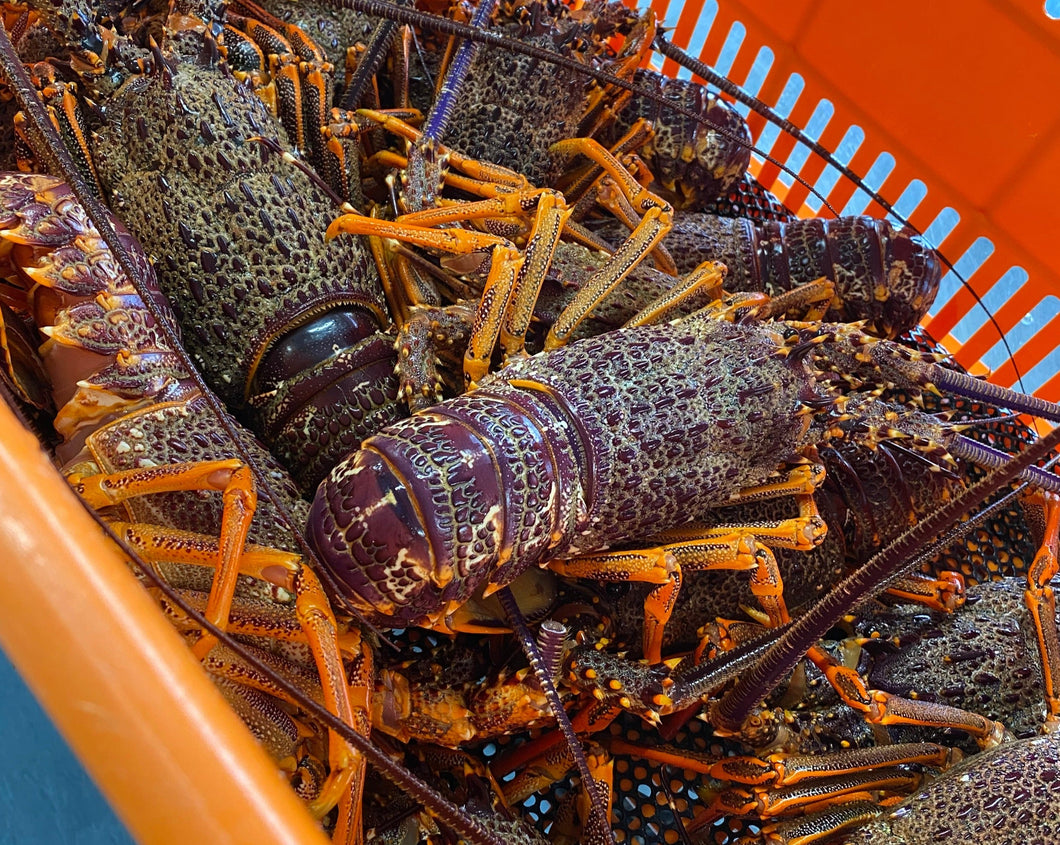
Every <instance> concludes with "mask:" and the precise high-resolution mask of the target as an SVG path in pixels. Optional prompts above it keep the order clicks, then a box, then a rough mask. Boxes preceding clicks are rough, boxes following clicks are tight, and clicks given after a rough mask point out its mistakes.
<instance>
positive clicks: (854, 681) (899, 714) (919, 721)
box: [806, 646, 1006, 748]
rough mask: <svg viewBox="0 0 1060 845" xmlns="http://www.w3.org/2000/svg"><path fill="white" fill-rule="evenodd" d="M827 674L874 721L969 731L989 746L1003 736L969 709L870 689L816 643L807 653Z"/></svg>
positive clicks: (1001, 730)
mask: <svg viewBox="0 0 1060 845" xmlns="http://www.w3.org/2000/svg"><path fill="white" fill-rule="evenodd" d="M806 656H807V657H808V658H809V659H810V660H812V661H813V662H814V664H815V665H816V666H817V668H819V669H820V670H821V671H822V672H824V674H825V677H826V678H828V682H829V683H830V684H831V685H832V687H833V688H834V689H835V691H836V692H837V693H838V694H839V697H840V698H842V699H843V701H844V702H845V703H846V704H847V705H849V706H850V707H853V708H854V709H855V710H857V711H859V712H860V713H861V714H862V715H863V716H864V717H865V720H866V721H868V722H869V723H871V724H877V725H930V726H933V727H936V728H955V729H957V730H960V731H965V732H967V733H969V734H971V735H972V736H973V737H975V739H976V740H977V741H978V743H979V744H980V745H981V746H982V747H984V748H989V747H992V746H994V745H997V744H998V743H999V742H1002V741H1003V740H1004V738H1005V733H1006V732H1005V726H1004V725H1002V724H1001V723H1000V722H994V721H992V720H990V719H987V718H986V717H985V716H980V715H979V714H978V713H970V712H969V711H967V710H961V709H960V708H958V707H951V706H949V705H948V704H938V703H935V702H929V701H916V700H914V699H909V698H902V697H901V696H898V695H892V694H891V693H888V692H883V691H882V690H873V689H869V688H868V687H867V686H866V684H865V681H864V679H863V678H862V677H861V675H859V674H858V673H857V672H856V671H855V670H854V669H851V668H849V667H847V666H843V665H841V664H839V663H838V662H837V661H836V660H835V659H834V658H833V657H832V656H831V655H829V654H828V653H827V652H825V651H824V650H823V649H822V648H820V647H819V646H814V647H813V648H811V649H810V650H809V652H807V655H806Z"/></svg>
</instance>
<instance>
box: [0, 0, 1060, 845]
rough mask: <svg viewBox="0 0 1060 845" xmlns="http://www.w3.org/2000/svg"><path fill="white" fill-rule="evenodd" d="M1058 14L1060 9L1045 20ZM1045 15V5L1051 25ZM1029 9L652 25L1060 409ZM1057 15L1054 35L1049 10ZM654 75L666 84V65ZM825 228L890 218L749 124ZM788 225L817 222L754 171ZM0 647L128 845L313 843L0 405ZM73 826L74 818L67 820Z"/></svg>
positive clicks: (1046, 92)
mask: <svg viewBox="0 0 1060 845" xmlns="http://www.w3.org/2000/svg"><path fill="white" fill-rule="evenodd" d="M1050 2H1052V3H1054V5H1057V6H1060V3H1056V2H1055V0H1050ZM1049 6H1050V4H1049V3H1047V4H1046V7H1049ZM1046 7H1043V6H1042V5H1041V3H1040V2H1038V3H1024V4H1015V3H1010V2H1002V0H996V2H986V0H950V2H938V1H937V0H936V2H931V3H925V2H923V0H916V2H913V0H891V2H889V3H886V4H883V3H880V4H876V3H840V2H824V3H821V2H813V1H812V0H755V2H749V3H746V4H745V3H741V2H735V1H734V0H726V2H724V3H723V4H722V8H721V9H720V10H719V9H718V7H717V5H716V4H701V3H699V2H688V3H684V4H681V3H674V4H672V8H667V4H666V3H665V2H662V3H658V4H656V7H655V8H656V10H657V12H658V13H659V15H660V17H661V18H662V19H663V20H664V21H665V24H666V26H668V27H672V28H673V29H674V31H673V34H672V39H673V40H674V41H675V43H677V44H680V45H687V44H691V47H690V51H691V52H692V53H693V54H695V55H699V56H700V57H702V59H703V60H704V61H706V62H707V63H709V64H714V65H715V67H716V69H717V70H719V71H721V72H724V73H726V74H727V75H728V76H729V77H730V78H731V79H733V80H734V81H735V82H737V83H741V84H744V85H745V86H746V88H747V89H748V90H749V91H751V92H753V93H756V94H757V95H758V96H759V97H761V98H762V99H763V100H764V101H766V102H767V103H769V104H770V105H774V106H776V107H777V108H778V110H779V111H780V112H781V113H782V114H786V115H787V116H788V117H789V118H790V119H791V120H792V121H793V122H794V123H796V124H797V125H799V126H802V127H804V128H805V129H806V130H807V132H808V133H809V134H810V135H811V136H813V137H816V138H818V139H819V140H820V142H821V143H822V144H823V145H824V146H826V147H828V148H829V149H833V150H837V151H838V154H839V157H840V159H841V160H844V161H848V163H849V166H850V167H851V168H852V169H853V170H855V171H857V172H859V173H862V174H865V175H866V176H867V179H868V181H869V183H870V184H871V185H873V186H874V187H876V189H877V190H879V191H880V193H881V194H882V195H883V196H884V197H885V198H886V199H887V200H888V201H889V202H891V203H893V204H894V205H895V206H896V207H897V209H898V210H899V211H900V212H901V213H903V214H904V215H905V216H907V217H908V218H909V219H910V220H911V221H912V222H913V223H914V225H916V226H917V227H918V228H919V229H921V230H922V231H925V232H926V233H927V235H928V237H929V239H930V240H931V241H932V242H933V243H934V244H935V245H936V246H938V247H939V248H940V249H941V250H942V251H943V252H944V253H945V255H946V256H947V257H948V258H949V259H950V260H952V261H953V262H954V263H955V264H956V266H957V268H958V269H959V271H960V272H961V274H962V275H963V276H964V277H965V278H966V279H968V281H969V283H970V285H971V286H972V288H973V289H974V290H975V291H976V292H977V293H978V294H979V295H980V296H981V297H982V298H983V301H984V302H985V303H986V305H987V306H988V307H989V308H990V309H991V310H992V311H993V314H994V318H995V320H996V321H997V324H998V325H999V326H1000V327H1001V328H1002V329H1003V330H1004V331H1006V332H1007V333H1008V336H1009V345H1010V347H1011V348H1012V351H1013V353H1014V355H1013V358H1012V360H1011V361H1010V360H1008V357H1007V353H1006V352H1005V350H1004V348H1003V346H1001V345H1000V343H999V337H998V333H997V329H996V328H995V327H994V326H993V325H991V324H990V323H989V322H988V320H987V317H986V314H985V313H984V312H981V311H977V310H976V307H975V303H974V297H973V296H972V294H971V293H970V292H969V291H968V290H967V289H965V288H963V287H962V286H961V285H960V284H959V283H958V282H957V280H956V278H955V277H954V276H953V275H952V274H951V275H950V276H947V278H946V279H945V280H944V283H943V288H942V292H941V294H940V296H939V299H938V301H937V302H936V304H935V307H934V309H933V311H932V313H931V315H930V317H929V318H928V319H927V320H925V324H926V326H927V328H928V330H929V331H930V332H931V333H932V334H933V335H934V336H935V337H936V339H938V340H941V341H942V342H943V343H944V344H945V345H946V346H947V347H948V348H949V349H950V351H952V352H954V353H956V355H957V357H958V359H959V360H960V361H961V362H962V363H963V364H964V365H965V366H967V367H969V368H971V369H976V368H981V365H982V364H984V363H985V364H986V365H987V366H989V367H991V368H993V369H994V373H993V375H992V378H993V379H994V380H995V381H997V382H998V383H1000V384H1005V385H1011V384H1014V383H1015V381H1016V367H1017V366H1018V368H1019V371H1020V373H1022V374H1023V378H1024V385H1025V387H1026V388H1027V389H1029V390H1031V391H1032V392H1036V393H1038V394H1039V395H1041V396H1043V397H1046V398H1049V399H1057V398H1060V375H1058V374H1057V372H1056V371H1057V363H1058V362H1060V353H1058V351H1057V342H1056V338H1057V336H1060V308H1058V301H1057V294H1058V293H1060V276H1058V273H1057V269H1056V268H1057V261H1056V260H1055V258H1054V256H1053V252H1052V250H1053V249H1054V245H1055V243H1056V241H1057V237H1056V234H1055V231H1054V230H1055V225H1056V216H1055V214H1054V213H1053V209H1054V208H1055V206H1056V204H1057V201H1058V196H1060V127H1058V124H1060V99H1058V98H1057V97H1056V91H1058V90H1060V22H1058V21H1054V20H1052V19H1051V18H1050V17H1049V16H1048V11H1049V10H1048V9H1047V8H1046ZM1054 14H1057V15H1060V9H1058V10H1057V11H1056V12H1054ZM662 67H663V69H664V70H665V71H667V72H669V73H676V72H677V68H676V66H675V65H673V64H672V63H670V62H667V63H665V64H664V65H662ZM750 122H751V126H752V129H753V132H754V135H755V137H756V141H757V143H758V144H759V145H761V146H763V147H764V148H766V149H768V150H769V152H770V154H771V155H772V156H773V157H774V158H777V159H779V160H781V161H783V162H785V163H786V164H787V165H788V166H789V167H791V168H793V169H795V170H797V171H798V172H799V173H800V174H801V175H802V177H803V178H804V179H806V180H807V181H808V182H810V183H811V184H813V185H814V186H815V187H816V189H817V190H818V191H819V192H821V193H822V194H824V196H825V197H826V198H827V200H828V202H829V203H830V204H831V205H832V206H833V207H834V208H836V209H838V210H840V211H843V212H846V213H854V212H861V211H863V210H865V211H868V213H871V214H879V215H881V216H882V214H883V210H882V209H881V208H879V207H878V206H876V205H875V204H873V203H870V202H868V200H867V197H865V195H863V194H861V193H860V192H858V191H856V190H855V188H854V187H853V186H852V185H851V184H849V183H848V182H846V181H845V180H843V179H837V178H836V173H835V171H834V170H833V169H832V168H829V167H826V166H825V165H824V164H823V163H822V162H821V161H820V160H819V159H817V158H816V157H814V156H812V155H809V156H808V155H807V154H806V151H805V149H804V148H801V147H800V146H799V145H797V144H796V143H794V142H793V141H792V139H790V138H789V137H787V136H783V135H780V136H778V133H777V132H776V131H775V130H772V129H771V128H770V127H768V126H767V125H766V124H765V122H764V121H763V120H762V119H761V118H759V117H757V116H753V115H752V116H751V118H750ZM753 172H754V173H755V174H756V175H757V176H758V178H759V179H760V180H761V181H762V182H763V184H764V185H765V186H766V187H768V188H770V189H771V190H773V191H774V193H776V194H777V195H778V196H779V197H780V198H781V199H782V200H784V201H785V202H786V203H787V204H788V206H789V207H790V208H792V209H794V210H796V211H797V212H798V213H800V214H803V215H811V214H814V213H816V212H817V211H818V209H819V208H820V203H819V201H818V200H816V199H815V198H814V197H813V196H811V195H810V194H809V192H808V190H807V189H806V188H805V187H804V186H802V185H800V184H798V183H793V182H792V180H791V179H790V178H788V177H786V176H785V175H783V174H781V173H780V172H779V170H778V168H777V167H776V166H774V165H772V164H763V163H762V162H761V161H760V160H756V161H755V163H754V165H753ZM0 462H2V464H3V469H4V472H3V473H2V475H0V509H2V512H3V513H4V514H5V515H6V519H5V520H4V524H3V525H2V526H0V542H2V544H3V548H4V549H5V550H6V553H7V554H6V556H5V557H6V562H5V565H3V566H0V645H2V646H3V649H4V651H5V652H6V653H7V654H8V655H9V656H10V657H11V659H12V660H13V661H14V663H15V664H16V666H17V668H18V669H19V671H20V673H21V674H22V676H23V677H24V678H25V679H26V681H27V682H28V683H29V685H30V686H31V687H32V689H33V690H34V692H35V694H36V695H37V696H38V697H39V698H40V700H41V701H42V702H43V704H44V706H45V707H46V708H47V710H48V712H49V713H50V715H51V717H52V719H53V720H54V721H55V723H56V725H57V726H58V727H59V729H60V731H61V732H62V733H63V734H64V736H66V737H67V739H68V740H69V741H70V743H71V745H72V746H73V748H74V749H75V751H76V753H77V754H78V756H79V757H80V758H81V759H82V760H83V761H84V762H85V764H86V766H87V768H88V770H89V772H90V773H91V775H92V777H93V778H94V779H95V780H96V781H97V783H98V784H99V785H100V786H101V788H102V790H103V792H104V793H105V795H106V796H107V798H108V800H109V801H110V802H111V803H112V805H113V806H114V807H115V808H116V810H117V811H118V813H119V815H120V816H121V818H122V819H123V821H124V822H125V823H126V824H127V825H128V827H129V829H130V830H131V832H132V833H133V835H134V836H135V837H136V838H138V839H140V840H142V841H169V842H172V841H203V842H211V843H213V842H221V841H254V842H256V843H269V842H313V841H323V840H322V836H321V834H320V833H319V831H318V830H317V829H316V828H315V826H314V824H313V823H312V821H311V820H310V819H309V817H308V815H307V814H306V813H305V812H304V811H303V810H302V808H301V806H300V805H299V802H298V801H297V800H296V799H295V797H294V796H293V794H292V793H291V791H290V790H289V789H288V788H287V786H286V785H285V784H284V783H283V782H282V781H281V779H280V778H278V777H277V774H276V771H275V768H274V767H273V766H272V765H271V764H270V762H269V761H268V760H267V759H266V757H265V755H264V753H263V752H262V751H261V750H260V749H259V748H258V746H257V745H256V744H255V743H254V742H253V740H252V739H251V738H250V736H249V734H248V733H247V732H246V730H245V729H244V728H243V726H242V725H241V724H240V723H239V721H238V720H237V719H236V717H235V716H234V715H233V714H232V713H231V712H230V711H229V710H228V709H227V707H226V706H225V705H224V703H223V701H222V700H221V698H220V696H219V695H218V694H217V692H216V691H215V690H214V689H213V688H212V686H211V685H210V683H209V681H208V680H206V678H205V677H204V676H203V674H202V672H201V671H200V669H199V667H198V666H196V665H195V662H194V661H193V660H192V658H191V656H190V655H189V654H188V653H187V650H186V649H185V648H184V646H183V644H182V643H181V641H180V640H179V638H178V637H177V635H176V634H175V633H174V632H173V631H172V630H171V629H170V628H169V627H168V625H167V623H165V622H164V621H163V620H162V618H161V616H160V615H159V614H158V612H157V610H156V608H155V607H154V605H153V604H152V603H151V601H150V600H149V599H148V598H147V596H146V595H145V594H144V593H143V591H142V590H141V589H140V587H139V585H138V584H137V583H136V582H135V580H134V579H133V578H132V576H131V575H130V574H129V572H128V570H127V569H126V567H125V564H124V563H123V562H122V560H121V558H120V557H119V555H118V554H117V553H116V551H115V550H114V549H112V548H111V547H109V546H108V545H107V543H105V542H104V541H103V540H102V539H101V538H100V534H99V531H98V529H97V528H96V526H95V525H94V524H93V523H92V521H91V520H90V519H89V517H88V516H87V515H86V514H85V513H84V511H83V510H82V508H81V506H80V504H79V502H78V501H77V499H76V497H75V496H74V495H73V493H72V492H71V491H70V490H69V489H68V488H67V486H66V484H65V482H64V481H63V479H62V478H61V477H60V476H59V475H58V474H57V473H56V471H55V470H54V469H53V467H52V466H51V464H50V463H49V461H48V460H47V458H46V457H45V456H44V455H43V454H42V453H41V452H40V450H39V449H38V448H37V445H36V443H35V441H34V440H33V437H32V436H31V435H30V434H28V433H27V432H26V431H24V430H23V429H22V428H21V427H20V425H19V424H18V422H17V421H16V420H15V419H14V418H13V417H12V416H11V414H10V413H9V412H8V410H7V409H6V407H4V406H2V405H0ZM70 822H71V824H72V825H76V819H71V820H70Z"/></svg>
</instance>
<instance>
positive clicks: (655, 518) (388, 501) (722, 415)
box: [309, 319, 813, 626]
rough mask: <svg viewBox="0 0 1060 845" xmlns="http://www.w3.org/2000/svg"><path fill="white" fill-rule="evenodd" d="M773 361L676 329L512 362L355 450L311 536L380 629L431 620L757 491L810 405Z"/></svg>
mask: <svg viewBox="0 0 1060 845" xmlns="http://www.w3.org/2000/svg"><path fill="white" fill-rule="evenodd" d="M775 352H776V341H775V338H774V337H773V336H772V334H771V333H770V332H769V331H767V330H763V329H761V328H759V327H757V326H744V325H734V324H731V323H727V322H722V321H715V320H711V319H693V320H689V321H686V322H685V323H683V324H681V328H680V329H679V330H677V331H675V330H674V328H673V327H670V326H664V327H654V326H651V327H642V328H638V329H629V330H623V331H619V332H612V333H610V334H608V335H604V336H601V337H597V338H591V339H588V340H585V341H580V342H578V343H575V344H572V345H571V346H569V347H566V348H564V349H560V350H556V351H554V352H550V353H546V354H542V355H537V356H534V357H533V358H528V359H526V360H523V361H520V362H518V363H516V364H513V365H511V366H509V367H507V368H506V369H504V370H502V371H501V372H499V373H498V374H497V375H496V376H495V377H494V378H492V379H490V380H489V381H488V382H486V383H485V384H484V385H483V387H482V388H480V389H478V390H476V391H474V392H472V393H470V394H466V395H464V396H461V397H458V398H456V399H453V400H450V401H449V402H446V403H443V404H442V405H438V406H435V407H434V408H431V409H429V410H428V411H426V412H424V413H421V414H417V415H415V416H413V417H412V418H411V419H409V420H406V421H404V422H401V423H398V424H396V425H394V426H391V427H389V428H387V429H385V430H384V431H382V432H380V433H379V434H378V435H376V436H375V437H372V438H369V439H368V440H367V441H365V443H364V448H363V449H362V450H361V451H360V452H358V453H356V454H355V455H353V456H351V457H350V458H349V459H348V460H347V461H345V462H344V463H343V464H341V465H339V466H338V467H337V468H336V469H335V471H334V472H333V473H332V474H331V475H330V476H329V477H328V478H327V479H325V481H324V482H323V483H322V484H321V486H320V488H319V490H318V492H317V496H316V499H315V500H314V503H313V510H312V514H311V516H310V528H309V533H310V539H311V541H312V542H313V543H314V545H315V546H316V548H317V550H318V551H319V553H320V556H321V559H322V560H323V562H324V564H325V566H327V567H328V568H329V569H330V570H331V572H332V574H333V575H334V576H335V578H336V580H338V581H339V582H341V583H342V584H344V585H345V587H346V588H347V590H348V592H347V598H348V599H350V601H351V603H352V604H353V605H354V606H356V607H357V609H358V610H362V611H365V612H367V613H368V614H369V616H370V618H373V619H374V620H375V621H377V622H379V623H380V624H384V625H391V626H402V625H406V624H410V623H411V624H429V623H431V622H436V621H439V620H441V619H444V617H445V616H446V615H447V614H448V612H450V611H451V610H452V609H455V605H458V604H461V603H463V601H464V600H465V599H466V598H467V597H469V596H470V595H472V594H473V593H474V592H475V591H476V590H478V589H479V588H481V587H483V586H485V585H486V584H506V583H509V582H510V581H511V580H512V579H514V578H515V577H516V576H518V575H519V574H520V573H521V572H523V571H525V570H526V569H528V568H529V567H531V566H535V565H539V564H542V563H544V562H546V561H547V560H549V559H551V558H556V557H564V556H571V555H573V554H577V553H579V552H588V551H597V550H600V549H605V548H608V547H610V546H612V545H614V544H616V543H618V542H621V541H625V540H630V539H632V538H637V537H645V536H647V535H649V534H652V533H655V532H657V531H660V530H663V529H665V528H667V527H671V526H674V525H677V524H680V523H682V522H685V521H687V520H689V519H690V518H691V517H692V516H693V515H695V514H699V513H702V512H703V511H705V510H706V509H707V508H709V507H711V506H713V505H716V504H718V503H720V502H724V501H726V500H727V498H728V496H729V495H730V494H731V493H733V492H735V491H736V490H738V489H740V488H742V487H744V486H746V485H748V484H754V483H757V482H759V481H761V480H762V479H763V478H765V477H766V476H767V475H768V474H769V473H770V472H772V471H773V470H774V469H775V468H776V467H777V465H778V463H779V462H781V461H782V460H783V459H784V458H785V457H787V456H789V455H790V454H791V453H793V452H794V451H795V450H796V449H797V448H799V446H800V445H801V444H802V439H803V437H804V436H805V433H806V432H805V422H804V419H803V418H802V417H800V416H799V415H798V410H799V407H800V401H801V398H807V397H808V395H809V393H810V392H812V390H813V388H812V385H811V384H810V377H809V373H808V371H807V370H806V368H805V364H804V363H803V362H801V361H792V360H791V359H784V358H781V357H780V356H777V355H776V354H774V353H775ZM614 577H616V578H619V579H621V578H623V577H624V573H622V572H621V571H616V572H615V573H614Z"/></svg>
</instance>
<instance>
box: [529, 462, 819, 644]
mask: <svg viewBox="0 0 1060 845" xmlns="http://www.w3.org/2000/svg"><path fill="white" fill-rule="evenodd" d="M823 480H824V468H823V467H821V466H820V465H817V464H811V465H808V466H799V467H795V468H794V469H792V470H791V471H790V472H789V473H788V475H787V477H786V478H785V479H784V480H783V481H780V482H773V483H769V484H760V485H756V486H754V487H749V488H745V489H744V490H741V491H739V492H737V493H736V494H734V495H733V498H732V499H731V501H732V503H734V504H735V503H739V502H743V501H759V500H761V499H767V498H775V497H778V496H787V495H794V496H795V498H796V500H797V501H798V503H799V510H800V514H799V516H798V517H794V518H791V519H785V520H780V521H778V522H775V523H773V524H766V523H759V524H755V525H751V526H735V525H720V526H714V527H711V528H695V527H693V528H681V529H675V530H674V531H672V532H667V533H666V534H663V535H660V536H659V537H658V538H657V539H658V540H660V541H669V542H663V543H662V544H661V545H659V546H657V547H655V548H653V549H648V550H643V551H634V550H624V551H611V552H604V553H599V554H594V555H580V556H578V557H576V558H572V559H569V560H557V561H552V562H550V563H549V568H551V569H552V570H553V571H555V572H557V573H560V574H562V575H566V576H568V577H581V578H595V579H597V580H602V581H608V580H623V581H646V582H648V583H652V584H657V585H658V586H657V587H656V588H655V589H654V590H652V592H651V593H650V594H649V596H648V598H647V599H646V600H645V603H644V615H645V619H644V656H645V658H647V660H648V661H649V662H651V663H659V662H660V661H661V660H662V644H663V635H664V629H665V626H666V623H667V622H668V621H669V619H670V615H671V613H672V612H673V608H674V605H675V603H676V601H677V594H678V591H679V590H680V589H681V582H682V579H683V577H684V573H687V572H703V571H707V570H716V569H734V570H751V571H753V573H754V574H753V576H752V579H751V590H752V592H753V593H754V595H755V596H756V597H757V598H758V600H759V601H760V602H761V603H762V607H763V608H764V610H765V611H766V613H767V615H768V616H769V620H770V623H771V624H772V625H774V626H778V625H782V624H783V623H785V622H788V621H790V617H789V615H788V610H787V606H786V605H785V603H784V596H783V591H784V588H783V584H782V582H781V577H780V572H779V570H778V568H777V562H776V558H775V557H774V556H773V553H772V552H771V551H770V550H769V548H768V547H767V545H765V544H766V543H770V542H771V543H773V544H775V545H779V546H782V547H783V548H791V549H799V550H803V551H805V550H807V549H811V548H813V547H814V546H816V545H818V544H819V543H820V542H821V541H822V540H823V539H824V532H825V525H824V520H823V519H821V515H820V514H819V513H818V511H817V506H816V503H815V502H814V499H813V495H812V494H813V491H814V490H815V489H816V488H817V486H818V485H819V484H820V483H821V482H822V481H823ZM678 536H680V539H676V538H677V537H678Z"/></svg>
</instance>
